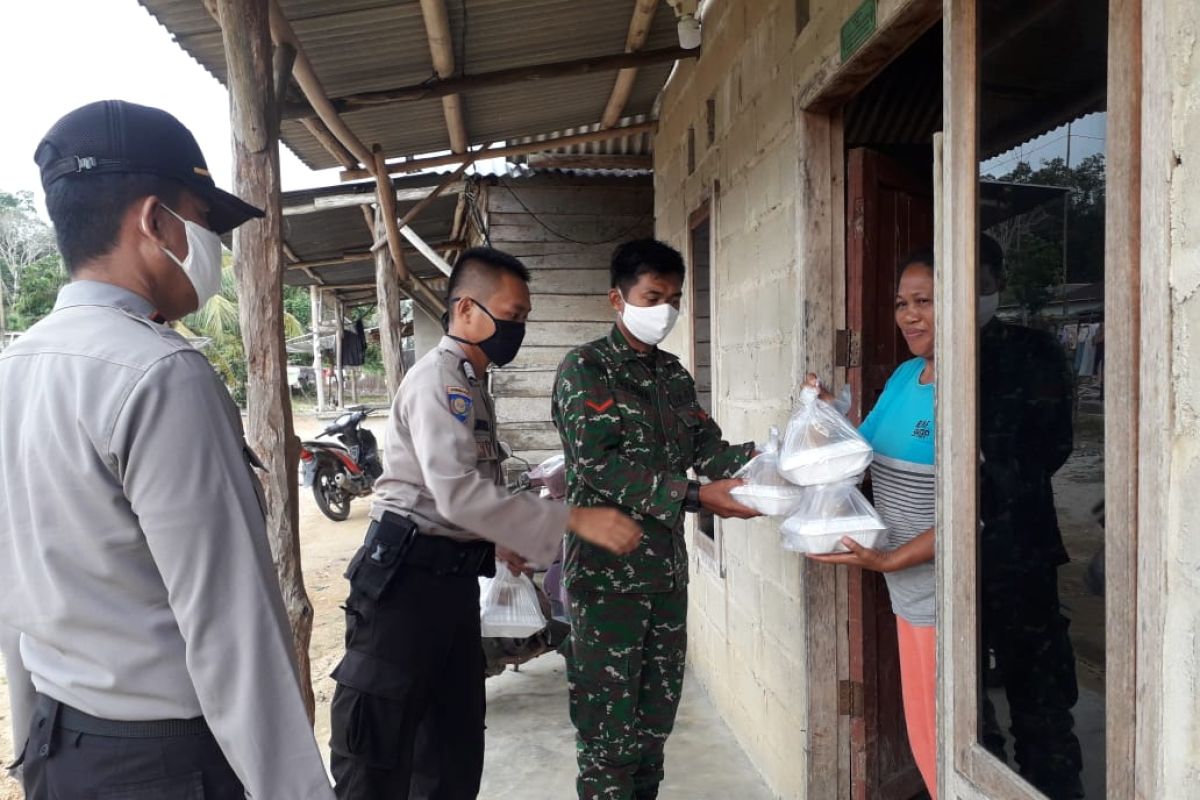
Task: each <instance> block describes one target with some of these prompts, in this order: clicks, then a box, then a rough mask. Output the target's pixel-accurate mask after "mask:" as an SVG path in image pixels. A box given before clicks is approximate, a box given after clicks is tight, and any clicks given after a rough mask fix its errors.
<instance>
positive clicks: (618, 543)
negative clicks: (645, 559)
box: [567, 507, 642, 556]
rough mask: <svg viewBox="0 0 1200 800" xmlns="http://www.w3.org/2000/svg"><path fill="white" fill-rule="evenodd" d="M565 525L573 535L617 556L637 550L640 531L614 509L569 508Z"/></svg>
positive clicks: (633, 523)
mask: <svg viewBox="0 0 1200 800" xmlns="http://www.w3.org/2000/svg"><path fill="white" fill-rule="evenodd" d="M567 524H568V525H569V526H570V527H571V530H572V531H574V532H575V535H576V536H578V537H579V538H581V539H583V540H584V541H585V542H590V543H591V544H594V545H596V546H597V547H603V548H604V549H605V550H609V551H611V552H613V553H616V554H617V555H619V556H620V555H625V554H626V553H631V552H633V551H634V550H636V549H637V546H638V544H639V543H640V542H641V541H642V529H641V527H639V526H638V524H637V523H636V522H634V521H633V520H632V519H630V518H629V517H627V516H626V515H624V514H622V513H621V512H620V511H617V510H616V509H615V508H575V507H572V508H571V516H570V519H569V520H568V522H567Z"/></svg>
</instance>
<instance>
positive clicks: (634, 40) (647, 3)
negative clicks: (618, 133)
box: [600, 0, 658, 128]
mask: <svg viewBox="0 0 1200 800" xmlns="http://www.w3.org/2000/svg"><path fill="white" fill-rule="evenodd" d="M657 10H658V0H637V3H636V4H635V5H634V7H633V17H632V18H631V19H630V21H629V35H628V36H626V38H625V52H626V53H635V52H637V51H638V50H641V49H642V46H643V45H645V44H646V39H647V38H648V37H649V36H650V27H651V25H653V24H654V12H655V11H657ZM637 73H638V71H637V67H626V68H625V69H622V70H621V71H620V72H618V73H617V79H616V81H615V82H614V83H613V88H612V93H611V94H610V95H609V96H608V103H607V104H606V105H605V106H604V114H603V116H601V117H600V127H601V128H611V127H613V126H614V125H616V124H617V121H618V120H620V119H621V116H622V114H624V112H625V105H626V104H627V103H628V102H629V97H630V95H632V94H633V84H634V83H635V82H636V81H637Z"/></svg>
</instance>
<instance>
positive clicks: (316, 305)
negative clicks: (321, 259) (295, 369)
mask: <svg viewBox="0 0 1200 800" xmlns="http://www.w3.org/2000/svg"><path fill="white" fill-rule="evenodd" d="M308 303H309V310H310V311H311V316H312V349H313V382H314V383H316V385H317V413H318V414H319V413H321V412H322V411H324V410H325V375H324V374H323V373H324V370H323V369H322V364H321V287H320V286H315V285H314V286H309V287H308Z"/></svg>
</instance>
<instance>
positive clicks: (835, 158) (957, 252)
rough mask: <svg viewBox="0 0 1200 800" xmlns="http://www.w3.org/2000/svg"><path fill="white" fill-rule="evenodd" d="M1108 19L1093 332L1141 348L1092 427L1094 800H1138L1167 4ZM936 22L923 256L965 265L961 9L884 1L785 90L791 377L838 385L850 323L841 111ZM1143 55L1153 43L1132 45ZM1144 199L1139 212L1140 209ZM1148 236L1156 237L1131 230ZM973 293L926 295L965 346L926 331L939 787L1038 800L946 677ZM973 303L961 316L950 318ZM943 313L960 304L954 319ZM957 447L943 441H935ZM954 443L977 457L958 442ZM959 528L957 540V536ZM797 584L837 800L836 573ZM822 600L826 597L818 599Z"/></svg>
mask: <svg viewBox="0 0 1200 800" xmlns="http://www.w3.org/2000/svg"><path fill="white" fill-rule="evenodd" d="M1109 17H1110V24H1109V66H1108V72H1109V83H1108V95H1109V101H1108V104H1107V110H1108V136H1107V138H1108V142H1109V146H1108V152H1109V155H1108V157H1107V165H1108V181H1109V186H1108V191H1107V203H1108V208H1107V212H1106V213H1107V215H1108V220H1109V223H1108V225H1107V226H1106V228H1107V239H1106V244H1105V252H1106V261H1108V263H1110V264H1117V263H1123V264H1126V265H1129V267H1128V269H1124V270H1116V269H1111V270H1106V276H1105V306H1106V308H1105V312H1106V313H1105V316H1106V338H1111V339H1112V340H1114V341H1116V340H1118V339H1124V340H1125V341H1130V342H1140V350H1139V348H1138V347H1131V348H1112V347H1110V348H1109V349H1108V352H1106V354H1105V361H1106V366H1105V369H1106V371H1107V373H1108V377H1109V378H1110V379H1111V380H1112V381H1113V384H1112V385H1123V386H1125V387H1127V391H1126V392H1124V393H1123V395H1122V396H1121V397H1120V398H1114V399H1111V400H1108V401H1107V405H1106V423H1105V425H1106V428H1105V438H1106V468H1107V469H1106V478H1105V482H1106V487H1105V498H1106V524H1107V525H1108V527H1106V536H1105V542H1106V550H1107V555H1106V573H1107V574H1106V578H1107V597H1106V601H1107V602H1106V609H1107V610H1106V614H1107V631H1108V641H1107V646H1106V648H1107V652H1106V662H1107V664H1106V672H1107V676H1106V679H1107V690H1106V691H1107V699H1106V717H1107V732H1108V742H1107V763H1108V795H1109V796H1110V797H1113V798H1118V799H1122V798H1133V797H1134V796H1135V794H1134V793H1135V791H1137V792H1138V793H1139V794H1138V795H1137V796H1143V797H1158V796H1162V791H1161V786H1160V785H1159V783H1160V776H1161V769H1159V767H1160V759H1161V747H1160V740H1161V737H1162V696H1161V687H1159V686H1158V685H1156V684H1155V683H1154V682H1153V680H1152V677H1153V675H1154V674H1156V670H1157V669H1160V668H1161V665H1156V664H1155V663H1154V658H1155V656H1156V654H1158V653H1161V647H1162V641H1163V630H1164V628H1163V614H1164V600H1165V598H1164V596H1163V595H1162V594H1161V593H1160V588H1159V587H1160V586H1161V585H1162V580H1163V567H1162V565H1161V563H1160V561H1161V557H1160V554H1161V553H1162V548H1161V541H1162V531H1163V530H1165V525H1166V522H1167V507H1166V502H1167V498H1166V496H1165V493H1164V492H1161V491H1158V492H1156V490H1157V489H1158V488H1159V487H1161V486H1162V485H1163V479H1164V469H1165V465H1164V464H1162V463H1160V459H1159V458H1157V454H1161V453H1163V452H1166V451H1167V447H1168V445H1167V442H1166V437H1167V430H1166V425H1165V421H1166V420H1169V419H1170V373H1169V369H1170V367H1169V363H1168V362H1167V360H1166V359H1165V358H1163V357H1162V355H1161V353H1159V352H1157V351H1156V349H1155V348H1156V347H1158V345H1156V344H1154V343H1158V342H1163V341H1168V339H1169V324H1170V322H1169V321H1170V291H1169V283H1168V268H1169V255H1170V250H1169V247H1170V241H1169V226H1168V225H1167V224H1166V214H1167V212H1168V211H1169V185H1168V179H1169V176H1168V172H1167V170H1166V169H1160V170H1158V171H1150V172H1148V173H1146V174H1143V172H1142V170H1141V164H1142V161H1143V160H1147V161H1150V162H1151V163H1155V164H1166V163H1169V162H1168V159H1169V158H1170V157H1171V147H1170V131H1169V127H1168V126H1166V125H1163V124H1162V123H1161V120H1162V119H1163V117H1162V113H1163V110H1164V109H1166V108H1168V106H1169V96H1168V93H1169V85H1170V84H1169V81H1168V80H1167V77H1168V62H1167V54H1166V50H1165V48H1163V47H1162V46H1161V42H1162V41H1164V32H1165V30H1166V17H1167V13H1166V10H1165V9H1163V8H1162V7H1161V4H1156V3H1143V0H1109ZM939 20H941V21H942V22H943V24H944V31H943V35H944V37H945V39H944V42H945V44H944V46H943V59H944V63H945V69H944V76H945V77H944V84H943V95H944V100H943V102H944V118H945V124H944V137H943V139H942V143H943V144H944V150H939V155H938V158H937V163H938V164H940V165H941V170H940V174H941V175H942V176H943V180H942V181H941V200H940V203H941V209H942V213H941V214H937V215H935V247H936V248H937V249H938V251H939V252H938V254H937V259H938V260H939V261H940V263H947V262H946V257H947V256H949V257H950V258H951V259H952V260H953V261H954V262H955V263H966V264H972V265H973V264H974V263H975V257H976V253H975V245H974V244H973V242H974V240H975V235H976V231H977V218H976V216H975V214H974V209H975V207H976V202H975V201H976V199H977V198H976V193H977V181H976V180H975V177H976V173H977V169H978V165H977V163H976V155H977V149H978V148H977V145H976V142H975V141H974V140H973V138H972V136H973V134H974V132H975V114H976V112H977V105H976V102H977V93H976V89H975V81H976V78H977V68H976V63H975V59H974V53H975V51H976V47H975V45H976V40H977V36H976V28H975V26H976V15H975V0H881V2H880V3H879V6H878V9H877V30H876V32H875V33H874V34H873V35H872V36H871V38H870V39H868V40H867V42H865V43H864V44H863V46H862V47H861V48H860V49H859V50H858V51H857V52H856V53H855V54H854V55H853V56H852V57H851V58H850V59H849V60H848V61H847V62H845V63H842V62H841V59H840V55H839V53H838V50H837V44H836V41H835V42H833V43H831V45H830V46H829V48H828V49H827V51H826V54H825V56H824V57H823V58H822V59H821V62H822V63H821V64H820V65H819V66H818V67H817V68H816V69H815V70H814V72H813V74H814V76H815V77H814V78H813V79H812V80H810V81H809V82H807V83H805V84H803V85H800V86H798V87H797V90H796V93H795V103H794V107H795V114H796V153H797V161H798V163H797V175H798V177H799V186H801V187H803V188H804V191H800V192H798V193H797V198H796V215H797V218H796V222H797V224H796V237H797V247H796V252H797V256H798V257H797V266H796V270H797V294H798V296H797V301H798V303H797V306H798V307H799V308H803V309H804V312H805V313H803V314H797V315H796V321H795V323H794V326H793V331H792V333H793V337H794V340H795V341H796V342H797V345H798V346H797V347H796V363H795V365H794V368H795V370H796V372H797V374H802V373H803V372H805V371H817V372H819V373H820V374H823V375H835V376H836V379H837V381H838V382H839V383H840V382H841V381H842V380H843V379H844V376H842V375H839V374H838V373H837V371H835V370H834V366H833V356H834V350H835V336H834V332H835V331H836V330H838V329H841V328H844V327H845V324H846V319H845V307H846V306H845V301H846V287H845V270H844V264H845V229H846V220H845V208H844V203H845V197H846V186H845V179H846V176H845V169H844V162H843V155H842V154H843V150H844V146H843V143H844V136H843V122H842V113H841V108H842V107H843V106H844V104H845V103H846V102H847V101H848V100H849V99H850V98H851V97H853V96H854V95H855V94H856V93H857V92H859V91H860V90H861V89H862V88H863V87H865V86H866V84H867V83H869V82H870V81H871V80H872V79H873V78H874V77H875V76H876V75H877V74H878V73H879V72H880V71H882V69H883V68H884V67H886V65H887V64H888V63H890V62H891V60H892V59H893V58H895V57H896V56H898V55H899V54H900V53H902V52H903V51H904V50H905V49H906V48H907V47H909V46H910V45H911V44H912V43H913V42H914V41H915V40H916V39H917V38H918V37H919V36H920V35H921V34H922V33H924V32H925V31H926V30H928V28H929V27H931V26H932V25H934V24H936V23H937V22H938V21H939ZM1143 41H1145V42H1148V43H1149V45H1148V46H1147V47H1146V48H1143V46H1142V43H1143ZM1155 113H1157V114H1159V116H1158V118H1157V120H1156V119H1155V116H1154V115H1155ZM964 123H966V124H964ZM1143 198H1146V199H1147V200H1148V201H1153V205H1151V204H1150V203H1149V202H1148V203H1147V205H1146V207H1143ZM938 202H939V200H938V199H937V198H935V203H938ZM1143 230H1145V231H1147V232H1150V231H1154V234H1153V235H1149V233H1147V235H1144V236H1143V234H1142V231H1143ZM956 277H957V278H960V279H956ZM974 283H975V277H974V270H971V269H967V270H955V271H953V272H952V273H944V274H943V275H942V276H941V277H940V278H939V281H938V299H937V313H938V315H939V327H941V328H942V329H943V330H953V331H957V332H958V333H959V334H960V335H959V336H953V335H951V336H943V337H940V338H939V352H938V355H937V362H938V365H939V367H938V369H939V379H938V385H939V398H938V419H937V427H938V431H939V441H938V445H939V446H938V450H939V453H945V454H946V458H944V459H942V458H939V464H938V474H939V494H938V498H939V524H938V537H937V541H938V556H937V557H938V598H939V603H940V604H941V618H940V620H941V622H940V624H941V630H940V631H939V636H938V642H939V645H938V646H939V652H938V661H939V665H940V666H939V678H938V686H939V697H938V703H939V709H940V710H939V714H938V717H939V742H940V751H939V789H940V794H941V796H943V797H947V798H950V797H954V798H964V799H965V798H999V797H1005V798H1009V797H1011V798H1033V799H1034V800H1036V798H1040V795H1039V794H1038V793H1037V792H1033V791H1031V790H1029V789H1028V787H1027V785H1026V784H1024V783H1023V782H1022V781H1021V780H1020V779H1019V778H1017V777H1016V776H1015V774H1014V773H1012V772H1011V771H1010V770H1008V769H1007V768H1006V767H1004V766H1003V765H1001V764H1000V762H999V761H998V760H997V759H995V757H994V756H992V755H991V754H990V753H988V752H987V751H986V750H985V749H984V748H983V747H982V746H980V745H979V744H978V736H977V734H976V730H977V724H976V723H977V719H978V708H977V705H978V703H977V698H976V697H975V690H974V683H973V682H962V681H958V682H956V681H955V674H956V673H957V674H960V675H974V674H976V672H977V670H976V668H975V667H976V665H977V663H978V662H977V652H976V650H977V645H975V644H974V642H976V641H977V639H976V633H977V628H976V619H975V617H976V613H975V610H974V608H975V606H974V592H973V588H974V585H975V584H974V574H975V567H974V553H975V543H976V542H975V525H974V522H973V520H974V518H975V517H974V513H975V500H974V496H973V493H972V492H973V487H974V483H975V480H974V477H973V476H974V470H975V464H974V462H973V461H972V462H970V463H963V456H962V454H963V453H965V452H972V453H973V452H974V451H975V447H974V441H975V438H976V433H975V427H974V424H973V414H974V412H975V407H976V406H975V396H974V395H975V392H974V386H975V380H974V379H975V366H974V354H973V352H968V348H967V346H966V344H965V342H967V341H973V338H974V337H973V333H974V325H975V321H974V309H975V303H974V301H973V297H974V294H973V293H974V290H975V286H974ZM968 298H971V302H969V303H966V304H965V305H964V304H963V303H964V302H965V301H966V300H967V299H968ZM955 308H957V309H967V310H966V311H963V310H960V311H959V312H958V313H957V314H955ZM968 316H969V319H968ZM964 332H965V333H966V334H967V335H966V336H963V335H961V334H963V333H964ZM956 343H957V344H956ZM1118 349H1120V350H1124V352H1118ZM1131 422H1132V423H1133V424H1130V423H1131ZM951 433H954V436H955V438H954V443H955V444H956V445H958V446H957V447H953V448H952V447H949V446H948V445H949V444H950V442H949V440H948V437H949V436H950V435H951ZM964 437H969V439H964ZM967 443H969V444H971V445H972V446H971V447H964V446H962V445H964V444H967ZM956 452H957V453H958V455H957V456H955V453H956ZM965 475H970V476H972V477H971V478H970V487H967V486H965V485H964V480H963V476H965ZM968 488H969V489H970V491H968ZM964 522H965V523H966V526H965V528H964V526H963V524H962V523H964ZM959 530H966V531H967V532H968V533H969V534H970V535H969V536H962V537H959V538H954V537H953V536H951V534H950V532H951V531H959ZM1118 532H1120V533H1118ZM950 575H953V576H954V578H955V580H953V581H951V580H949V579H948V576H950ZM964 578H966V579H964ZM963 586H966V587H968V591H969V592H970V594H969V596H968V595H967V594H966V593H965V592H964V591H962V587H963ZM803 587H804V609H805V623H804V628H805V635H806V640H807V642H808V643H809V645H808V650H807V663H806V666H807V669H806V670H805V681H806V689H807V696H808V720H807V722H808V728H807V729H808V748H807V756H808V764H807V767H808V769H807V774H808V777H807V790H808V796H810V797H839V798H844V797H848V796H849V792H850V763H849V757H850V751H849V747H847V746H845V744H846V743H848V742H849V741H850V739H849V729H850V725H849V717H848V716H845V715H843V714H841V713H840V709H839V702H838V692H837V691H836V685H835V684H834V683H832V682H831V681H830V680H829V676H830V675H841V673H842V671H843V665H845V664H846V663H847V653H848V642H847V634H846V628H845V620H846V617H847V608H846V597H847V595H846V570H844V569H837V570H828V569H823V568H821V567H819V566H817V565H814V564H812V563H806V564H805V567H804V583H803ZM831 597H834V598H837V600H836V601H835V602H830V598H831ZM945 665H953V668H952V669H947V668H944V667H945ZM1138 676H1141V677H1140V678H1139V677H1138Z"/></svg>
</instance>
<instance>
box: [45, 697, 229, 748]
mask: <svg viewBox="0 0 1200 800" xmlns="http://www.w3.org/2000/svg"><path fill="white" fill-rule="evenodd" d="M38 704H39V705H40V706H41V707H42V708H43V709H45V711H46V715H47V716H48V717H50V719H51V720H52V721H53V724H54V725H56V727H58V728H60V729H62V730H65V731H69V732H71V733H84V734H89V735H91V736H104V737H108V738H112V739H166V738H173V737H176V736H200V735H205V734H208V733H209V728H208V723H207V722H205V721H204V717H192V718H191V719H156V720H116V719H103V718H101V717H93V716H92V715H91V714H85V713H84V712H82V711H80V710H79V709H77V708H72V707H71V706H69V705H67V704H66V703H62V702H59V701H58V700H55V699H54V698H52V697H49V696H47V695H42V694H39V695H38Z"/></svg>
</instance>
